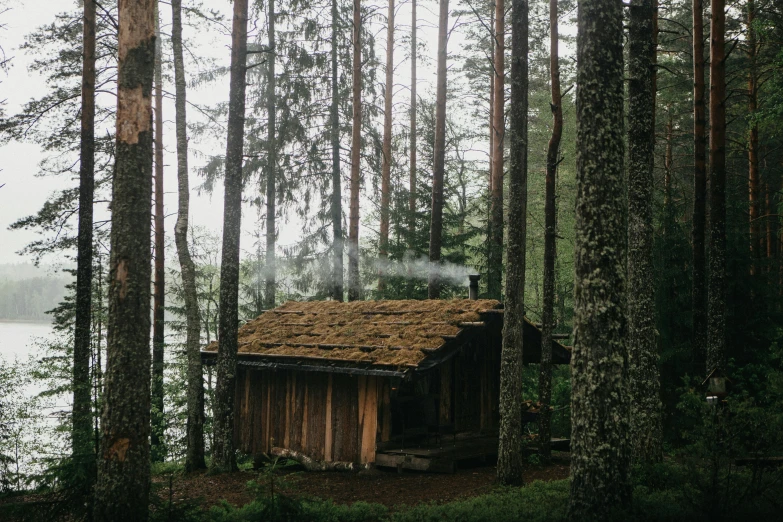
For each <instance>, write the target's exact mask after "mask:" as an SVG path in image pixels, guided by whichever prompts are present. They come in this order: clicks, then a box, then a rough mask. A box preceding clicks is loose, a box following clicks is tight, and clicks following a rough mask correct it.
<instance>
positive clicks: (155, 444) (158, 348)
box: [151, 4, 166, 462]
mask: <svg viewBox="0 0 783 522" xmlns="http://www.w3.org/2000/svg"><path fill="white" fill-rule="evenodd" d="M157 5H158V4H155V111H154V113H155V142H154V145H155V283H154V295H153V305H152V321H153V322H152V413H151V415H152V461H153V462H163V460H164V459H165V457H166V449H165V447H164V442H163V432H164V430H165V427H164V426H165V421H164V419H163V356H164V349H165V348H164V340H165V333H164V325H165V315H164V313H165V292H166V282H165V279H166V273H165V266H166V265H165V249H166V242H165V240H166V236H165V231H164V229H163V85H162V84H163V71H162V70H161V67H162V66H163V63H162V57H161V51H162V49H161V43H160V16H159V14H158V7H157Z"/></svg>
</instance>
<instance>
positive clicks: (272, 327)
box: [205, 299, 500, 367]
mask: <svg viewBox="0 0 783 522" xmlns="http://www.w3.org/2000/svg"><path fill="white" fill-rule="evenodd" d="M499 308H500V303H499V302H498V301H494V300H488V299H487V300H478V301H472V300H468V299H454V300H426V301H414V300H399V301H353V302H350V303H340V302H337V301H309V302H296V301H289V302H287V303H285V304H284V305H282V306H280V307H279V308H276V309H274V310H270V311H268V312H265V313H263V314H261V315H260V316H259V317H257V318H256V319H253V320H252V321H249V322H247V323H246V324H245V325H244V326H242V327H241V328H240V329H239V336H238V340H239V354H240V355H242V354H248V355H249V354H257V355H268V356H291V357H302V358H307V359H311V358H317V359H324V360H332V361H354V362H362V363H370V364H374V365H385V366H407V367H411V366H416V365H418V364H419V363H420V362H421V361H422V360H423V359H424V358H425V357H427V356H428V355H430V354H432V353H434V352H435V351H437V350H439V349H440V348H443V347H444V346H445V345H446V344H447V343H448V342H450V341H452V340H454V339H456V338H457V336H459V335H460V333H461V332H462V331H463V330H464V329H466V328H477V327H481V326H483V325H482V324H481V322H482V320H483V318H484V316H485V315H486V314H489V313H492V312H488V310H494V311H498V309H499ZM205 351H207V352H214V351H217V343H212V344H210V345H209V346H207V347H206V350H205Z"/></svg>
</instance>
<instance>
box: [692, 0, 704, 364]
mask: <svg viewBox="0 0 783 522" xmlns="http://www.w3.org/2000/svg"><path fill="white" fill-rule="evenodd" d="M703 1H704V0H693V224H692V228H691V244H692V248H693V253H692V260H693V275H692V278H693V287H692V289H691V308H692V311H691V315H692V321H693V327H692V328H693V334H692V336H693V337H692V338H693V341H692V342H693V344H692V348H691V349H692V351H693V359H694V361H696V363H697V364H696V368H701V367H702V366H703V365H704V357H705V354H706V351H707V258H706V250H705V245H706V240H705V238H706V224H707V164H706V157H707V140H706V123H705V119H706V113H705V99H704V7H703Z"/></svg>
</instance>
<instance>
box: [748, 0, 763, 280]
mask: <svg viewBox="0 0 783 522" xmlns="http://www.w3.org/2000/svg"><path fill="white" fill-rule="evenodd" d="M755 18H756V6H755V2H754V0H748V34H747V44H748V61H749V62H750V69H749V71H748V115H749V116H750V117H751V121H750V129H749V131H748V199H749V205H748V206H749V207H750V209H749V210H750V255H751V265H750V273H751V275H753V274H756V273H758V263H759V260H760V259H761V256H762V251H763V248H762V235H761V221H760V220H759V216H760V214H759V208H760V206H761V198H760V195H759V126H758V123H756V121H755V120H754V119H753V118H754V117H755V115H756V110H757V109H758V73H757V71H756V54H757V50H758V49H757V45H756V31H755V28H754V26H753V24H754V21H755Z"/></svg>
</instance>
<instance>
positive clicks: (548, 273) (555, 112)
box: [538, 0, 563, 460]
mask: <svg viewBox="0 0 783 522" xmlns="http://www.w3.org/2000/svg"><path fill="white" fill-rule="evenodd" d="M557 7H558V6H557V0H549V28H550V29H549V77H550V82H551V84H552V103H551V104H550V105H551V107H552V119H553V122H552V137H551V138H550V139H549V144H548V146H547V151H546V193H545V196H544V295H543V310H542V312H541V364H540V374H539V377H538V400H539V401H540V402H541V409H540V413H539V414H538V419H539V420H538V445H539V453H540V454H541V456H542V457H543V458H544V460H549V458H550V456H551V450H550V440H551V438H552V414H551V412H550V411H549V405H550V403H551V402H552V332H553V330H554V327H555V316H554V308H555V257H556V255H557V250H556V243H555V241H556V233H557V223H556V217H557V209H556V208H555V182H556V179H557V164H558V159H557V157H558V152H559V150H560V138H561V137H562V135H563V108H562V99H561V94H560V63H559V56H558V54H559V53H558V44H559V34H558V19H557V17H558V9H557Z"/></svg>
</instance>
